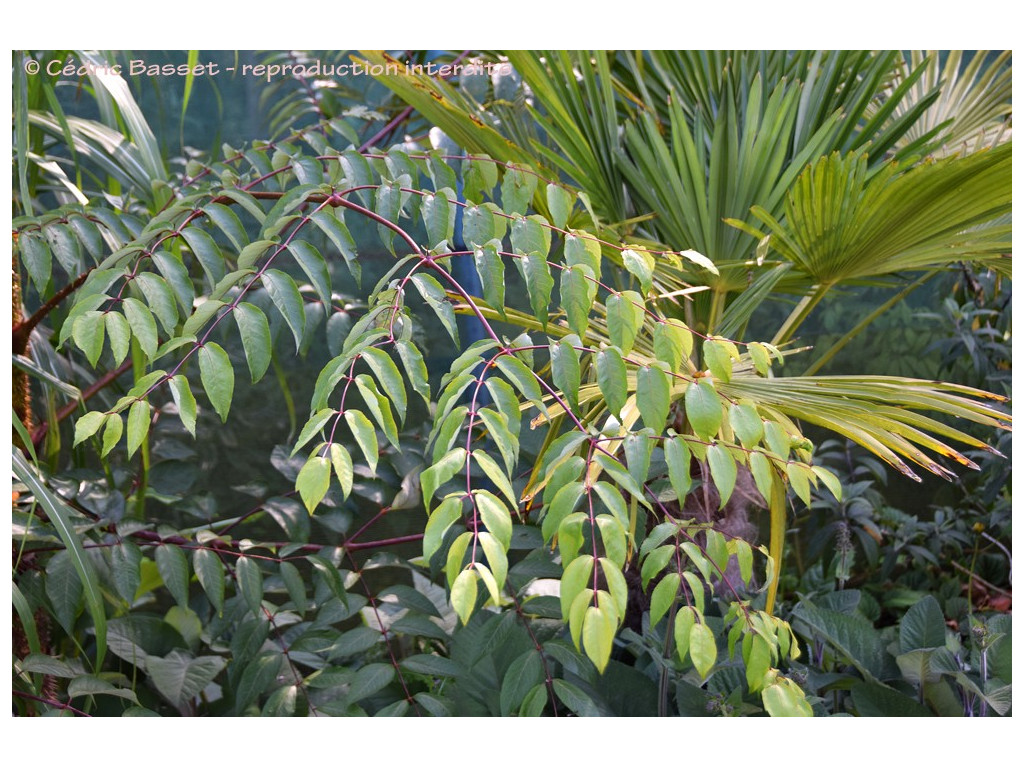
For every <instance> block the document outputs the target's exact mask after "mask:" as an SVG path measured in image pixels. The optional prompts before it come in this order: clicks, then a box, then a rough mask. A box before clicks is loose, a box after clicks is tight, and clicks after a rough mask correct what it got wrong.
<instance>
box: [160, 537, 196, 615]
mask: <svg viewBox="0 0 1024 768" xmlns="http://www.w3.org/2000/svg"><path fill="white" fill-rule="evenodd" d="M155 559H156V568H157V571H159V573H160V578H161V579H163V582H164V586H165V587H167V590H168V591H169V592H170V593H171V595H172V596H173V597H174V600H175V602H177V603H178V605H180V606H181V607H182V608H188V577H189V572H188V559H187V558H186V557H185V553H184V552H182V551H181V548H180V547H177V546H175V545H173V544H161V545H160V546H158V547H157V548H156V551H155Z"/></svg>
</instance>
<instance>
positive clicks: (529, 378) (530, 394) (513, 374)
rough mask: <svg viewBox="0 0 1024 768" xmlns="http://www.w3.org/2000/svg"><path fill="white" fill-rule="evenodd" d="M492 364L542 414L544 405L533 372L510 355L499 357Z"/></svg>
mask: <svg viewBox="0 0 1024 768" xmlns="http://www.w3.org/2000/svg"><path fill="white" fill-rule="evenodd" d="M494 362H495V365H497V366H498V370H499V371H501V372H502V373H503V374H504V376H505V378H506V379H508V380H509V382H510V383H511V384H512V385H513V386H514V387H515V388H516V389H518V390H519V392H520V393H521V394H522V395H523V397H525V398H526V399H527V400H529V401H531V402H532V403H534V404H535V405H536V406H537V408H538V409H539V410H540V411H542V412H543V411H544V403H543V401H542V400H541V394H540V385H539V384H537V379H536V377H535V376H534V374H533V371H531V370H530V369H529V368H527V367H526V366H525V365H524V364H523V363H522V362H521V361H520V360H519V359H518V358H516V357H513V356H512V355H501V356H500V357H498V358H497V359H496V360H495V361H494Z"/></svg>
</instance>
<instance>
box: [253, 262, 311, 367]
mask: <svg viewBox="0 0 1024 768" xmlns="http://www.w3.org/2000/svg"><path fill="white" fill-rule="evenodd" d="M262 280H263V287H264V288H266V289H267V293H268V294H269V295H270V299H271V301H273V302H274V306H275V307H277V309H278V311H279V312H280V313H281V316H282V317H283V318H284V320H285V322H286V323H287V324H288V327H289V328H290V329H291V331H292V335H293V336H294V337H295V348H296V349H299V347H300V346H301V344H302V334H303V331H304V329H305V327H306V311H305V307H304V305H303V303H302V295H301V294H300V293H299V289H298V287H297V286H296V285H295V281H294V280H292V279H291V277H290V276H288V275H287V274H285V273H284V272H281V271H280V270H277V269H268V270H267V271H266V272H264V273H263V277H262Z"/></svg>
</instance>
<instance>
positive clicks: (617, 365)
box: [597, 347, 626, 416]
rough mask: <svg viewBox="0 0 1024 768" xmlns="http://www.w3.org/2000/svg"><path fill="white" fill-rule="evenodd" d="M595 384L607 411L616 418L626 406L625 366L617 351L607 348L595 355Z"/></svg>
mask: <svg viewBox="0 0 1024 768" xmlns="http://www.w3.org/2000/svg"><path fill="white" fill-rule="evenodd" d="M597 384H598V387H600V389H601V394H602V395H604V399H605V402H607V403H608V409H609V410H610V411H611V412H612V414H614V415H615V416H618V415H619V414H620V413H621V412H622V407H623V406H624V405H625V404H626V365H625V363H623V362H622V356H621V355H620V354H619V352H618V350H615V349H612V348H611V347H608V348H606V349H602V350H601V351H600V352H598V353H597Z"/></svg>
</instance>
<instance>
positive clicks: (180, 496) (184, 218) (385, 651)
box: [13, 52, 1012, 716]
mask: <svg viewBox="0 0 1024 768" xmlns="http://www.w3.org/2000/svg"><path fill="white" fill-rule="evenodd" d="M25 55H26V54H21V53H16V54H15V72H16V83H15V85H16V88H15V115H14V123H15V125H14V130H15V137H16V141H15V154H16V158H15V161H16V167H17V171H18V173H17V176H16V178H15V202H16V206H19V207H20V210H17V211H16V218H15V221H14V228H15V239H16V243H17V246H16V248H17V250H16V269H17V270H18V277H19V282H20V286H21V296H22V299H23V301H24V304H25V306H26V308H27V311H26V312H25V314H24V315H22V312H21V307H20V306H18V305H16V306H15V308H14V309H15V317H16V320H15V328H14V336H15V353H16V357H15V365H16V367H17V369H18V370H19V371H21V372H23V374H24V375H26V376H30V377H31V381H32V396H31V397H29V398H25V397H24V396H19V395H18V393H17V391H16V393H15V412H14V417H13V422H14V429H15V442H16V447H15V449H14V451H13V470H14V474H15V476H16V488H15V490H16V498H15V501H14V506H15V509H14V531H13V546H14V557H15V563H14V569H15V577H14V582H15V583H14V590H13V594H14V610H15V614H16V616H17V620H16V626H15V632H16V636H15V641H16V642H15V659H14V671H13V674H14V690H15V696H16V699H15V707H16V711H17V712H18V713H19V714H30V713H31V714H39V713H47V714H61V713H65V714H66V713H78V712H88V713H91V714H104V715H114V714H125V715H140V714H154V713H155V714H164V715H166V714H175V713H180V714H185V715H192V714H208V715H243V714H264V715H361V714H370V715H404V714H413V715H415V714H418V715H447V714H454V715H485V714H487V715H564V714H575V715H601V714H626V715H655V714H658V715H705V714H709V713H710V714H741V715H746V714H761V713H767V714H769V715H773V716H780V715H786V716H791V715H812V714H815V715H826V714H841V713H853V714H859V715H881V714H909V715H916V714H925V713H928V714H932V713H936V714H940V715H954V714H957V715H963V714H974V715H984V714H992V715H1004V714H1007V713H1008V712H1009V707H1010V684H1011V682H1012V681H1011V671H1010V664H1009V655H1010V621H1009V615H1008V613H1007V612H1006V610H1005V609H1006V608H1008V604H1007V605H1005V606H1003V605H1001V604H1000V603H999V601H998V598H999V596H1001V595H1008V594H1009V593H1008V590H1006V589H1003V588H1002V587H1001V586H1000V584H1008V579H1009V552H1008V550H1007V549H1006V545H1007V544H1008V542H1009V537H1010V525H1009V507H1010V500H1009V478H1008V473H1009V462H1008V460H1007V459H1006V458H1005V457H1006V455H1008V454H1009V439H1008V436H1009V426H1010V416H1009V413H1008V407H1007V395H1008V391H1009V381H1008V379H1009V366H1010V356H1009V349H1008V337H1009V308H1008V307H1009V305H1008V295H1009V275H1010V266H1009V264H1010V256H1009V253H1010V223H1009V212H1010V165H1011V143H1010V142H1009V141H1008V140H1006V141H1004V140H1003V139H1004V136H1003V133H1002V131H1001V127H1002V126H1003V125H1004V123H1006V122H1007V121H1008V112H1009V107H1008V105H1009V75H1008V57H1006V56H1001V57H992V58H991V60H990V59H989V58H987V57H986V56H985V55H983V54H979V55H977V56H975V57H974V58H973V59H972V60H971V61H970V62H969V63H968V64H967V65H966V66H962V65H963V62H961V60H960V57H959V56H956V55H953V56H949V57H948V58H947V59H946V65H945V68H942V67H941V66H939V64H938V56H937V55H932V56H925V57H924V58H921V57H918V56H917V55H916V54H915V56H912V57H909V58H908V59H907V60H904V59H903V57H901V56H900V55H897V54H892V53H878V54H867V53H860V52H844V53H827V52H825V53H822V52H818V53H798V54H784V53H773V54H757V53H749V52H748V53H742V52H741V53H737V54H734V55H732V56H727V55H726V54H723V53H708V54H700V53H696V52H691V53H669V52H660V53H652V54H618V55H613V54H606V53H601V52H598V53H595V54H592V55H584V54H569V53H564V52H554V53H548V54H545V55H540V54H535V53H525V52H519V53H513V54H510V55H509V57H508V62H510V63H505V64H504V65H503V66H502V67H499V68H496V69H495V70H494V72H493V75H486V74H483V73H482V72H473V71H468V72H464V73H462V74H461V75H459V76H457V77H455V78H454V79H453V80H452V81H451V82H446V81H445V79H444V78H436V77H431V76H429V75H427V74H422V73H415V72H410V71H407V70H404V71H402V72H399V73H394V74H384V75H381V76H380V78H379V81H380V85H379V86H375V87H372V88H367V89H365V90H363V91H359V90H356V89H352V88H348V87H347V86H346V88H344V89H332V88H327V87H326V86H325V84H324V83H323V82H317V81H313V80H307V79H305V78H303V77H301V76H299V75H296V74H295V72H294V71H293V75H292V78H291V79H288V78H282V79H281V80H280V81H278V82H277V83H275V85H274V87H273V88H272V89H268V93H270V94H273V95H272V96H271V97H270V98H269V100H268V103H266V104H265V105H264V106H265V107H266V109H267V117H268V124H269V130H270V132H271V135H273V136H275V139H274V140H273V141H269V142H265V141H256V142H252V143H251V144H248V145H246V146H243V147H237V148H236V147H230V146H226V145H225V146H223V147H221V148H220V149H219V150H215V151H213V152H209V153H206V152H196V151H192V150H190V151H189V152H188V153H187V154H188V159H187V160H186V159H184V158H182V159H181V160H178V161H170V162H169V161H168V160H167V157H166V152H167V149H166V147H162V146H161V145H160V143H159V142H157V141H156V139H155V138H154V135H153V132H152V131H151V130H150V129H149V127H148V124H147V121H146V118H145V116H144V113H143V112H142V110H141V109H140V108H139V107H138V105H137V104H136V102H135V100H134V99H133V97H132V95H131V92H130V90H129V88H128V87H127V84H126V83H125V81H124V80H122V79H121V78H119V77H117V76H114V75H110V74H95V73H93V74H91V75H88V76H86V77H84V78H83V79H82V80H81V81H77V80H76V81H75V83H76V85H80V86H81V87H83V88H84V89H85V90H86V91H87V92H88V93H89V94H90V96H91V98H92V100H93V101H94V102H95V107H96V109H97V112H98V115H99V118H98V119H95V120H93V119H88V118H80V117H73V116H71V115H70V110H68V109H66V106H67V104H66V102H63V101H62V99H61V95H62V94H61V91H62V89H63V88H64V86H65V85H66V83H65V82H64V81H63V80H61V78H59V77H48V76H46V75H38V76H30V75H27V74H25V73H26V69H25V67H24V66H23V61H24V58H22V57H23V56H25ZM362 55H363V56H365V60H366V62H368V63H375V64H379V65H381V67H383V66H384V65H386V64H387V63H388V62H389V61H390V59H389V58H388V57H387V56H386V55H385V54H382V53H380V52H368V53H365V54H362ZM54 56H56V54H46V55H45V56H42V55H35V56H33V58H34V59H40V60H46V59H49V58H53V57H54ZM76 56H77V57H78V58H79V59H80V60H83V61H90V62H92V63H94V64H97V65H98V64H99V63H101V61H102V60H101V59H100V58H99V57H97V56H96V55H95V54H84V53H78V54H76ZM279 59H280V56H279V55H278V54H272V55H270V56H269V57H268V58H267V63H273V62H276V61H279ZM190 60H191V59H190ZM291 60H292V61H293V63H296V62H298V63H301V62H305V63H306V64H308V63H310V62H314V61H316V60H317V59H316V57H315V56H312V55H306V54H292V55H291ZM460 60H461V59H460ZM951 73H959V79H958V78H957V77H953V76H952V75H951ZM187 82H188V85H187V86H186V88H191V87H192V81H191V80H189V81H187ZM380 86H384V87H385V88H386V89H388V91H391V92H393V94H389V93H386V92H385V91H384V90H382V89H381V88H380ZM954 86H955V87H954ZM982 95H984V96H986V98H982ZM371 96H372V97H373V98H374V99H376V101H374V102H369V99H370V98H371ZM367 102H369V103H367ZM951 102H955V103H956V104H958V105H960V106H959V111H958V112H957V114H956V119H953V120H950V119H946V118H945V117H944V116H943V115H944V114H945V113H943V111H942V110H943V109H950V107H949V104H950V103H951ZM62 104H64V105H65V106H62ZM187 105H188V97H187V96H186V97H185V99H184V104H183V107H182V110H183V114H187ZM392 116H393V117H392ZM968 118H970V119H968ZM403 122H404V123H405V125H404V126H402V130H403V131H405V130H407V131H409V134H410V136H412V137H413V138H407V139H406V140H405V141H404V142H394V141H393V140H392V139H391V136H392V132H393V131H394V130H395V129H396V128H397V126H399V125H400V124H401V123H403ZM382 126H383V127H382ZM368 137H369V138H368ZM958 275H959V279H958V281H957V282H956V284H955V285H953V287H950V286H951V285H952V280H953V279H955V278H956V276H958ZM924 285H927V286H928V287H929V289H930V290H932V291H934V292H935V295H941V294H942V293H943V292H945V294H946V295H947V296H948V298H946V299H945V301H944V303H943V304H942V306H941V308H940V309H939V311H940V312H941V313H942V314H941V315H935V316H931V317H927V318H925V317H923V316H922V318H921V319H922V320H928V321H929V322H931V323H932V325H933V333H934V338H924V342H925V343H927V344H933V346H934V354H932V350H931V349H925V348H923V347H924V345H923V344H919V345H918V348H914V349H912V350H911V351H910V352H909V353H908V354H909V355H912V356H913V355H916V356H917V357H918V358H924V360H925V362H924V365H927V362H926V361H927V359H928V357H929V355H932V357H933V358H934V359H935V366H934V370H933V371H931V372H929V373H927V374H922V375H921V377H920V378H911V377H910V376H904V375H900V376H896V375H883V374H884V373H885V371H879V370H878V369H877V367H872V363H873V361H870V360H868V361H867V362H866V363H865V364H864V365H863V366H862V367H860V368H859V369H858V370H856V371H855V372H854V373H853V374H852V375H850V374H846V375H820V374H818V371H819V369H821V368H823V367H825V366H827V365H835V364H836V363H837V362H838V361H839V360H841V359H842V358H843V356H844V355H847V354H848V353H850V352H851V351H854V350H855V349H856V346H857V344H860V343H862V341H861V340H862V339H864V338H868V337H871V336H873V335H874V334H873V330H872V329H877V328H878V327H879V326H880V325H881V324H882V323H884V322H885V320H886V318H887V317H890V316H891V313H895V312H899V311H900V310H901V309H903V308H904V307H903V305H901V304H900V301H902V300H903V299H905V298H906V297H907V296H908V295H909V294H910V292H911V291H913V290H915V289H918V288H920V287H921V286H924ZM865 286H867V287H868V288H870V290H863V288H864V287H865ZM843 290H860V291H861V292H860V293H859V294H857V295H856V297H855V298H854V299H853V300H851V299H850V297H849V296H848V295H846V294H845V293H843V292H842V291H843ZM16 301H17V299H16ZM850 307H853V308H854V311H855V312H856V314H857V315H858V316H857V317H856V318H854V319H853V320H852V321H851V319H850V318H849V316H848V315H849V314H850ZM894 307H895V308H896V309H894ZM836 308H840V310H844V308H845V311H843V312H842V313H841V314H846V315H847V316H846V317H842V316H841V317H840V320H839V321H838V323H837V325H836V327H834V328H830V327H829V325H828V317H829V315H828V312H829V311H833V312H835V311H836ZM887 313H890V314H887ZM822 318H824V320H823V319H822ZM858 320H860V322H859V323H858V322H857V321H858ZM815 322H817V323H819V324H820V325H821V326H822V328H821V329H815V327H814V323H815ZM876 323H877V325H876ZM943 328H945V330H943ZM816 337H818V338H820V340H821V341H820V342H818V343H817V344H815V341H816ZM808 342H810V344H808ZM909 343H910V344H911V345H913V344H914V340H911V341H910V342H909ZM879 344H880V349H881V351H880V353H879V354H881V355H884V354H887V352H886V344H885V339H884V336H883V338H882V339H881V340H880V341H879ZM808 346H814V347H815V348H817V347H821V352H820V353H818V352H817V351H816V352H814V353H812V354H811V355H808V353H807V347H808ZM962 350H966V351H968V352H969V357H970V361H971V362H970V364H969V365H967V364H965V362H964V355H963V354H962ZM865 357H866V355H865ZM808 358H810V359H808ZM940 373H944V374H945V380H942V379H941V378H940V375H939V374H940ZM784 374H785V375H784ZM19 375H22V374H19ZM24 381H27V379H25V380H24ZM16 384H17V381H16ZM306 398H308V401H307V399H306ZM29 405H31V408H30V407H28V406H29ZM33 411H34V412H35V413H37V414H40V416H39V417H38V418H37V421H36V422H33V417H32V412H33ZM43 414H45V416H44V415H43ZM72 417H73V418H72ZM39 420H43V421H44V423H42V424H39V423H38V421H39ZM268 433H269V434H268ZM999 435H1002V436H1003V437H999ZM837 438H838V439H837ZM997 441H998V442H997ZM816 443H818V445H817V447H816V445H815V444H816ZM19 445H20V447H17V446H19ZM951 464H958V465H960V467H958V469H960V468H965V469H966V470H969V471H971V472H973V475H970V476H969V477H970V479H959V478H958V473H957V472H955V471H954V470H953V469H952V468H951ZM887 468H888V469H895V470H896V474H898V475H899V476H900V477H901V478H911V479H912V480H915V481H920V480H921V478H920V477H919V473H920V474H926V473H930V474H932V475H935V476H937V477H939V478H943V479H944V480H948V481H955V484H954V485H953V487H954V491H953V492H952V493H951V494H947V495H946V497H945V498H944V504H943V506H942V507H941V508H939V509H936V510H932V511H927V510H911V511H910V512H907V511H901V510H900V509H898V508H897V507H896V504H895V502H893V501H891V500H887V497H886V493H885V484H886V483H887V482H888V478H887ZM922 470H924V471H923V472H922ZM203 476H205V477H206V479H205V480H204V479H203ZM246 497H248V498H246ZM761 509H766V510H767V511H768V512H767V515H766V516H765V519H766V522H765V524H764V525H760V524H759V522H758V511H759V510H761ZM762 542H764V543H762ZM952 566H956V568H953V567H952ZM965 585H966V593H964V591H963V590H964V586H965ZM982 592H984V598H982Z"/></svg>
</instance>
